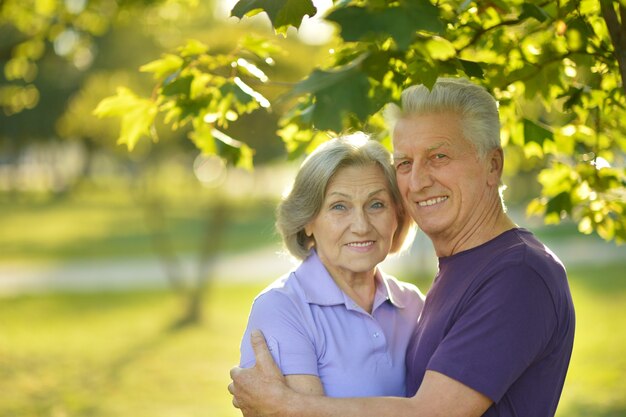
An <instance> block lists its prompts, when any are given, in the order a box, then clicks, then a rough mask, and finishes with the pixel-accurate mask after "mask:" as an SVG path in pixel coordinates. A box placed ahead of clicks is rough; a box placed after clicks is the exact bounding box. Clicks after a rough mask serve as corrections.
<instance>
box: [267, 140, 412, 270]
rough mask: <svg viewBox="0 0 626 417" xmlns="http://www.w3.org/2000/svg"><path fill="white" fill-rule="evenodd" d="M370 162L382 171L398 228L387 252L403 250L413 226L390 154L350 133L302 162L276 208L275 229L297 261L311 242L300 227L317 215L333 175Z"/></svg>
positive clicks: (302, 227)
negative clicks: (399, 188)
mask: <svg viewBox="0 0 626 417" xmlns="http://www.w3.org/2000/svg"><path fill="white" fill-rule="evenodd" d="M373 163H374V164H377V165H378V166H379V167H380V168H381V169H382V172H383V174H384V175H385V178H386V179H387V184H388V186H389V190H390V193H391V197H392V199H393V202H394V205H395V209H396V217H397V219H398V228H397V229H396V232H395V234H394V236H393V240H392V244H391V252H398V251H400V250H401V249H402V248H403V245H404V243H405V240H407V236H408V235H409V234H410V232H412V231H413V228H414V223H413V220H412V219H411V217H410V216H409V215H408V214H407V213H406V211H405V210H404V205H403V204H402V196H401V195H400V191H399V190H398V186H397V184H396V171H395V169H394V166H393V163H392V158H391V154H390V153H389V151H387V149H385V147H384V146H383V145H381V144H380V143H378V142H376V141H375V140H370V139H369V137H368V136H367V135H366V134H364V133H354V134H351V135H346V136H341V137H337V138H334V139H331V140H329V141H327V142H324V143H323V144H321V145H320V146H319V147H318V148H316V149H315V151H314V152H312V153H311V155H309V156H308V157H307V158H306V159H305V160H304V162H303V163H302V166H301V167H300V170H299V171H298V174H297V175H296V178H295V180H294V182H293V186H292V188H291V190H290V191H289V193H288V194H287V195H286V196H285V197H284V198H283V200H282V201H281V202H280V204H279V205H278V208H277V211H276V228H277V230H278V232H279V233H280V234H281V236H282V238H283V243H284V244H285V247H286V248H287V250H288V251H289V253H291V255H293V256H294V257H296V258H298V259H306V258H307V257H308V256H309V254H310V251H311V248H312V247H313V244H314V241H313V238H312V237H309V236H307V235H306V233H305V231H304V228H305V226H306V225H308V224H309V223H310V222H311V221H313V220H314V219H315V217H316V216H317V215H318V213H319V212H320V209H321V207H322V204H323V202H324V197H325V195H326V188H327V186H328V183H329V182H330V180H331V179H332V178H333V176H334V175H335V174H336V173H337V172H338V171H339V170H340V169H342V168H345V167H352V166H367V165H370V164H373Z"/></svg>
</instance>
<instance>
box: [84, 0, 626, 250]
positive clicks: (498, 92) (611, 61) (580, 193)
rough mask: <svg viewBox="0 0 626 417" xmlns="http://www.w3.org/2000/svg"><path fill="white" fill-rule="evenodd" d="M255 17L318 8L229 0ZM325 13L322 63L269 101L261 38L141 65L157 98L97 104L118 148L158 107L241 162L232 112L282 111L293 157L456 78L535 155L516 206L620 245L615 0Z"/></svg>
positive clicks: (377, 123) (296, 2) (238, 11)
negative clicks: (329, 28)
mask: <svg viewBox="0 0 626 417" xmlns="http://www.w3.org/2000/svg"><path fill="white" fill-rule="evenodd" d="M261 12H265V13H266V14H267V15H268V17H269V19H270V22H271V24H272V26H273V27H274V28H275V29H276V31H277V32H279V33H287V32H289V30H290V28H291V27H295V28H298V27H299V26H300V24H301V22H302V20H303V18H304V17H305V16H307V15H308V16H313V15H315V14H316V13H317V10H316V8H315V6H314V4H313V2H312V0H288V1H282V2H272V1H268V0H241V1H239V2H238V3H237V4H236V5H235V7H234V8H233V10H232V15H233V16H236V17H239V18H243V17H244V16H252V15H256V14H258V13H261ZM324 18H325V20H326V21H328V22H332V23H333V24H334V25H335V26H336V28H337V33H338V38H337V39H336V40H335V42H334V44H333V47H332V48H331V49H330V51H329V56H328V64H327V65H324V66H323V67H320V68H317V69H314V70H313V71H311V72H310V74H309V75H308V76H307V77H306V78H305V79H304V80H302V81H299V82H298V83H296V84H295V85H292V86H291V87H290V89H289V91H288V92H287V93H286V94H284V95H282V96H281V97H279V98H278V99H271V98H270V97H269V96H267V95H266V94H265V91H267V88H268V86H271V85H277V84H280V82H279V81H284V80H281V79H280V78H277V77H274V76H272V75H271V74H270V75H268V71H269V70H270V69H271V65H270V64H271V63H273V62H275V55H276V53H277V51H276V49H275V48H274V47H272V46H271V44H270V43H269V42H268V41H267V40H266V39H259V38H247V39H244V40H243V41H242V42H240V43H239V44H238V45H237V47H235V48H234V49H232V50H230V51H228V52H226V53H215V52H213V51H211V50H210V49H209V48H208V47H207V46H206V45H205V44H203V43H202V42H199V41H188V42H187V43H185V44H183V45H182V46H179V47H178V48H177V49H176V50H175V51H174V52H172V53H168V54H164V55H162V57H161V58H160V59H157V60H155V61H152V62H150V63H148V64H146V65H144V66H143V67H142V71H145V72H148V73H151V74H153V75H154V79H155V82H156V85H155V90H154V92H155V94H153V95H152V96H151V97H149V98H143V97H141V96H138V95H136V94H135V93H133V92H132V91H131V90H129V89H121V90H119V91H118V94H117V95H116V96H114V97H110V98H107V99H105V100H104V101H102V102H101V103H100V105H99V106H98V108H97V110H96V113H97V114H98V115H100V116H115V115H117V116H120V117H122V129H121V134H120V141H121V142H123V143H126V144H127V145H128V147H129V149H132V148H133V146H134V145H135V144H136V143H137V141H138V140H139V139H140V138H141V137H142V136H151V132H150V127H151V126H152V125H153V122H154V120H155V118H156V116H157V115H158V114H164V115H165V122H166V123H167V124H169V125H171V126H172V127H174V128H176V127H179V126H183V125H189V126H191V132H190V134H189V137H190V139H191V140H192V141H193V142H194V144H195V145H196V146H197V147H198V148H199V149H201V150H202V151H203V152H205V153H214V154H219V155H221V156H222V157H224V158H225V159H227V160H228V161H230V162H232V163H234V164H236V165H239V166H245V167H251V166H252V154H253V150H252V149H251V148H250V147H249V146H248V145H249V143H247V142H246V141H245V140H235V139H233V138H231V137H229V136H226V135H224V134H223V131H224V129H226V128H227V127H228V126H229V124H230V123H231V122H232V121H233V120H236V119H237V118H239V117H240V115H243V114H246V113H250V112H252V111H254V110H255V109H258V108H260V107H263V108H273V109H275V111H280V114H281V120H280V121H279V131H278V133H279V135H280V136H281V138H282V139H283V141H284V142H285V144H286V147H287V149H288V151H289V152H290V154H291V155H292V156H295V155H299V154H301V153H303V152H305V151H307V149H310V148H311V147H312V146H313V145H315V144H316V143H318V142H319V141H321V140H325V139H326V135H325V134H324V133H323V132H324V131H334V132H341V131H343V130H345V129H365V130H368V131H373V132H375V133H380V134H382V135H385V134H384V133H381V132H384V123H383V121H382V118H381V114H380V109H381V108H382V107H383V106H384V105H385V104H386V103H388V102H394V101H397V100H398V99H399V95H400V92H401V91H402V89H403V88H405V87H406V86H408V85H411V84H416V83H424V84H426V85H429V86H430V85H432V84H433V83H434V82H435V80H436V78H437V77H438V76H443V75H459V74H460V75H465V76H468V77H472V78H474V79H475V81H476V82H479V83H480V84H482V85H484V86H485V87H486V88H487V89H488V90H490V91H491V92H492V93H493V94H494V96H495V97H496V98H497V99H498V101H499V104H500V111H501V117H502V122H503V141H504V144H505V146H507V147H508V148H509V149H513V148H517V149H519V152H520V153H521V155H523V157H524V158H526V159H527V160H530V161H534V162H538V163H541V164H542V165H541V168H542V170H541V171H540V172H539V174H538V175H537V180H538V181H539V183H540V184H541V196H540V197H538V198H535V199H534V200H533V201H532V202H531V203H530V205H529V206H528V212H529V213H534V214H540V215H543V216H544V219H545V221H546V222H548V223H558V222H560V221H561V220H562V219H564V218H566V217H568V216H569V217H571V218H573V219H574V220H575V221H576V222H577V223H578V227H579V230H580V231H581V232H583V233H591V232H593V231H596V232H597V233H598V234H599V235H600V236H601V237H603V238H604V239H607V240H614V241H616V242H618V243H621V242H624V241H625V240H626V216H625V209H626V172H625V169H624V160H625V152H624V151H625V150H626V135H625V133H626V125H625V123H624V120H626V111H625V105H626V99H625V96H626V93H625V87H624V78H625V76H626V21H625V19H626V2H624V0H620V1H610V0H601V1H596V0H536V1H522V0H512V1H502V0H492V1H487V2H474V1H452V0H449V1H446V0H440V1H436V2H434V1H431V0H414V1H408V0H394V1H383V0H335V1H334V2H333V7H332V8H331V10H330V11H328V13H326V15H325V17H324ZM285 109H286V110H285ZM387 140H388V138H387ZM545 159H548V161H545ZM533 165H534V164H533ZM518 166H521V165H520V164H518ZM527 168H528V167H527ZM530 169H532V167H530Z"/></svg>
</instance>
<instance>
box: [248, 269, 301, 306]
mask: <svg viewBox="0 0 626 417" xmlns="http://www.w3.org/2000/svg"><path fill="white" fill-rule="evenodd" d="M301 301H302V289H301V288H300V285H299V283H298V280H297V279H296V277H295V274H294V273H293V272H290V273H288V274H285V275H283V276H281V277H279V278H278V279H276V280H274V281H273V282H271V283H270V284H268V285H267V286H266V287H265V288H264V289H263V290H261V292H259V294H258V295H257V296H256V297H255V298H254V304H256V305H259V304H263V305H273V306H275V307H277V306H282V305H289V304H294V303H295V304H299V303H300V302H301Z"/></svg>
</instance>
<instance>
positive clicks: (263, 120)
mask: <svg viewBox="0 0 626 417" xmlns="http://www.w3.org/2000/svg"><path fill="white" fill-rule="evenodd" d="M215 6H216V5H215V2H214V1H203V2H197V1H196V0H123V1H118V0H5V1H0V64H1V66H2V68H3V71H2V73H1V75H0V163H8V164H10V165H11V164H12V165H14V166H17V159H18V156H20V155H21V154H23V153H24V152H25V151H27V150H28V149H30V147H32V146H33V144H35V143H39V142H43V143H44V144H47V143H50V142H57V141H58V138H62V139H66V140H71V141H75V142H78V143H80V145H81V149H82V150H83V151H84V152H83V154H84V158H83V161H84V165H83V167H82V172H81V173H80V175H77V176H75V177H74V179H75V182H73V183H72V182H68V183H66V184H65V187H63V188H62V189H54V190H51V191H52V194H53V196H54V197H55V198H58V197H60V196H61V197H62V196H66V195H69V193H71V192H72V191H73V189H74V188H76V187H79V186H81V185H82V184H81V182H83V181H86V182H87V183H88V184H87V185H88V186H91V187H93V186H94V184H95V183H96V182H94V181H91V180H92V179H93V178H94V176H97V173H95V175H94V172H93V171H94V170H93V167H94V164H93V161H94V157H96V156H97V157H99V158H100V160H101V159H102V158H106V159H107V161H109V162H110V163H112V165H113V166H114V167H115V172H116V175H117V176H119V177H120V178H125V179H126V180H128V181H127V182H126V184H127V185H128V186H129V194H130V195H132V196H133V197H134V198H135V199H136V202H137V205H138V207H140V208H141V209H142V212H143V214H144V220H145V225H146V227H147V228H148V230H149V231H150V235H151V237H152V243H153V249H154V251H155V253H156V255H157V256H158V258H159V260H160V262H161V264H162V266H163V269H164V271H165V273H166V276H167V278H168V279H169V282H170V283H171V286H172V288H174V289H176V290H177V291H180V293H181V294H182V296H183V297H184V299H185V300H186V303H185V304H186V305H185V307H184V311H183V314H182V316H181V317H179V318H176V322H177V323H178V324H187V323H194V322H196V321H198V320H200V318H201V316H202V305H203V303H202V302H201V301H202V300H204V296H205V293H206V291H207V289H208V284H209V281H210V279H211V277H212V275H211V274H212V271H211V266H212V265H213V262H214V260H215V258H216V257H217V256H219V254H220V252H221V250H222V243H223V241H224V238H225V235H226V233H227V232H228V227H229V225H230V223H231V221H232V216H233V213H236V207H231V205H232V203H231V202H229V201H228V200H227V199H224V198H223V196H221V193H219V192H217V191H216V190H214V189H212V190H206V191H205V192H203V193H199V195H197V196H196V203H197V204H200V205H201V206H204V207H205V210H202V212H203V213H204V215H205V217H204V219H203V224H204V231H203V236H204V237H205V239H204V240H203V241H202V242H201V243H200V245H199V247H198V254H197V255H198V256H197V263H196V265H195V267H196V268H195V270H194V271H193V272H192V274H194V276H193V277H187V276H185V274H187V273H188V272H187V271H185V270H184V269H183V267H182V262H181V259H180V255H181V254H180V253H177V250H176V244H175V242H174V240H173V236H172V230H171V229H170V227H169V224H168V218H169V217H170V215H171V213H168V209H169V207H168V198H170V196H169V195H168V194H167V193H164V188H165V187H166V186H165V185H164V184H162V183H161V184H159V183H157V181H155V180H153V178H156V177H158V176H157V175H156V174H157V173H158V172H159V170H160V168H162V167H163V166H164V165H166V164H167V163H168V161H171V160H172V159H175V158H184V159H185V160H187V161H189V164H188V171H189V172H188V173H187V174H188V175H189V178H187V180H190V181H194V180H195V179H194V178H193V176H192V174H191V168H192V166H191V161H193V160H194V156H195V155H194V154H197V153H198V149H196V148H195V147H194V145H193V144H192V143H191V142H189V141H183V140H180V139H181V138H183V137H185V135H186V134H188V133H189V132H190V131H192V130H191V129H190V128H189V127H187V126H180V129H177V130H175V131H172V130H171V129H164V128H163V124H164V123H163V120H162V118H155V119H154V121H153V122H152V123H151V126H150V127H149V128H148V129H149V131H150V132H152V133H153V134H154V135H156V132H159V133H158V137H159V139H160V140H161V142H162V143H161V144H160V146H153V145H152V144H151V143H150V142H142V143H141V144H139V146H138V147H137V149H136V150H135V151H134V152H133V153H128V152H127V151H126V150H125V149H124V148H122V147H119V146H116V144H115V139H116V138H117V137H118V136H119V131H120V123H115V121H112V120H111V119H107V120H103V119H100V118H97V117H95V116H94V115H93V109H94V108H95V107H96V105H97V103H98V102H100V101H101V100H102V99H103V98H105V97H107V96H110V95H111V94H113V93H114V92H115V90H116V88H117V87H118V86H119V85H124V86H126V88H128V89H129V91H130V90H131V89H132V91H133V92H135V93H134V94H139V95H142V96H151V95H153V96H154V97H156V96H157V94H158V92H157V91H154V93H153V92H152V90H153V88H154V86H153V83H152V81H151V80H150V77H149V76H146V75H143V76H142V74H139V73H138V72H137V68H138V67H139V66H140V65H141V64H142V63H144V62H146V61H148V60H149V59H150V58H151V57H154V56H157V55H158V54H160V53H162V52H163V51H167V50H170V49H172V48H173V47H174V46H175V45H177V44H180V43H183V42H185V41H186V39H188V38H193V39H199V40H201V41H202V42H203V43H204V44H205V45H206V46H207V48H210V51H211V53H213V54H227V53H229V51H231V50H233V49H234V48H236V45H237V44H238V43H239V42H240V40H241V39H244V38H247V37H249V36H254V34H255V33H261V34H264V35H269V34H271V28H270V27H269V25H265V26H264V27H258V26H247V25H242V24H234V23H235V22H232V21H231V22H227V21H224V20H223V19H219V18H218V17H217V16H215ZM190 11H191V12H190ZM257 36H258V35H257ZM263 43H264V45H266V46H262V47H267V48H268V49H270V50H277V48H276V47H275V46H272V45H271V44H270V43H269V42H266V41H263ZM278 43H282V44H283V45H284V46H283V49H284V50H285V51H290V52H291V54H290V56H285V57H284V58H285V59H283V60H282V61H281V63H280V64H278V65H273V67H272V70H271V71H270V72H268V73H269V74H272V75H273V76H277V77H280V78H281V79H285V80H290V81H292V82H295V81H296V80H299V79H301V78H302V77H303V76H304V75H305V74H306V73H307V72H308V71H310V70H311V68H312V65H313V62H314V61H315V59H314V58H313V57H314V56H315V53H314V49H313V48H312V47H307V46H306V45H303V44H301V43H299V42H296V41H294V40H292V39H290V40H286V39H284V40H279V41H278ZM241 62H243V61H241ZM268 62H269V61H268ZM265 94H267V96H268V97H270V98H274V97H275V96H276V93H275V92H272V91H271V88H270V91H267V92H266V93H265ZM141 109H142V108H139V109H138V110H139V111H137V109H134V108H132V107H131V108H129V112H130V117H131V118H132V117H134V116H135V115H138V116H139V118H138V119H137V120H136V121H140V120H141ZM277 120H278V113H275V112H271V111H267V110H266V109H263V108H259V109H257V110H255V111H252V112H250V113H248V114H246V115H244V116H242V117H241V118H239V119H238V120H236V121H231V123H230V124H229V126H228V128H226V129H224V131H223V133H224V135H230V136H233V137H237V138H239V139H242V140H245V141H246V143H249V144H252V145H253V146H254V147H255V148H257V149H258V152H257V163H259V162H261V163H262V162H265V161H271V160H273V159H276V158H277V157H278V156H284V147H283V145H282V141H281V140H280V139H279V137H278V136H277V134H276V129H275V126H276V123H277ZM121 126H122V127H124V126H125V125H124V123H122V124H121ZM131 130H132V129H131ZM154 137H155V138H156V136H154ZM224 137H228V136H224ZM58 165H62V164H56V165H53V166H51V167H50V168H51V169H55V168H58V167H59V166H58ZM10 179H12V180H15V181H16V185H15V187H11V189H17V182H18V179H17V178H14V176H11V178H10ZM189 278H191V279H189Z"/></svg>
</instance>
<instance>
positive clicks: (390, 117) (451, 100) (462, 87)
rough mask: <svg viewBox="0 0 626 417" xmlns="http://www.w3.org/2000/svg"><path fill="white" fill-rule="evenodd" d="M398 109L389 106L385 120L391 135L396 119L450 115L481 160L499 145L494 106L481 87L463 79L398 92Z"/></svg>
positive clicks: (418, 86)
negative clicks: (449, 113) (458, 121)
mask: <svg viewBox="0 0 626 417" xmlns="http://www.w3.org/2000/svg"><path fill="white" fill-rule="evenodd" d="M401 103H402V107H398V106H397V105H395V104H390V105H388V106H387V108H386V109H385V119H386V120H387V124H388V126H389V129H390V132H392V133H393V129H394V127H395V124H396V122H397V121H398V120H399V119H403V118H408V117H411V116H419V115H424V114H432V113H442V112H451V113H454V114H457V115H459V116H460V117H461V129H462V131H463V135H464V136H465V139H467V140H469V141H470V142H472V143H473V144H474V146H475V147H476V150H477V152H478V154H479V155H480V156H481V157H482V156H485V155H486V154H487V152H489V151H490V150H492V149H495V148H499V147H500V146H501V145H500V118H499V115H498V104H497V102H496V100H495V99H494V97H493V96H492V95H491V94H489V93H488V92H487V90H485V89H484V88H483V87H481V86H479V85H476V84H473V83H471V82H470V81H469V80H467V79H465V78H438V79H437V81H436V82H435V85H434V86H433V87H432V89H430V90H429V89H428V88H427V87H426V86H424V85H423V84H420V85H415V86H411V87H408V88H407V89H406V90H404V91H403V92H402V101H401Z"/></svg>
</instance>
